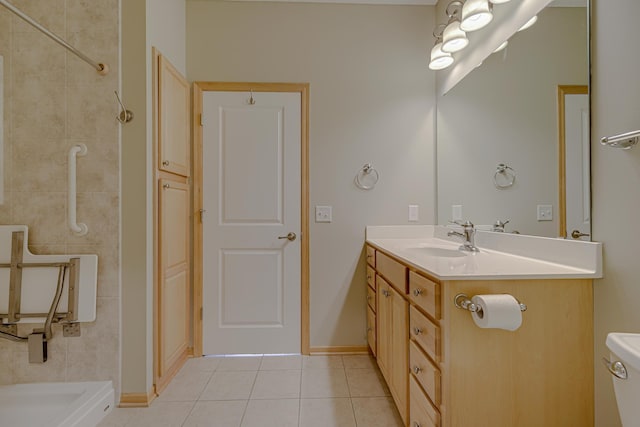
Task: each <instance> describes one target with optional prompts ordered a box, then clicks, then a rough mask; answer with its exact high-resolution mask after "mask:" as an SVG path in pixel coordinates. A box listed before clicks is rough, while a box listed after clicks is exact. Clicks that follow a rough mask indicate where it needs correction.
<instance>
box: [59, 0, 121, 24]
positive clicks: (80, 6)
mask: <svg viewBox="0 0 640 427" xmlns="http://www.w3.org/2000/svg"><path fill="white" fill-rule="evenodd" d="M66 6H67V30H68V31H81V30H86V29H88V28H93V29H95V30H109V31H113V30H114V28H115V26H117V23H118V0H100V1H92V0H66Z"/></svg>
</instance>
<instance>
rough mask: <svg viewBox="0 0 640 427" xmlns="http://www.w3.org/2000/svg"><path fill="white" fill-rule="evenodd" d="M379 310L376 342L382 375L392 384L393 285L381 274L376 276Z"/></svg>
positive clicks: (377, 313)
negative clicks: (390, 369)
mask: <svg viewBox="0 0 640 427" xmlns="http://www.w3.org/2000/svg"><path fill="white" fill-rule="evenodd" d="M376 285H377V289H378V292H377V299H378V310H377V312H376V323H377V328H376V331H377V337H376V344H377V346H378V349H377V358H378V366H379V367H380V371H381V372H382V375H383V376H384V378H385V379H386V380H387V384H391V377H390V375H389V374H390V372H389V367H390V366H391V349H390V345H391V343H390V338H391V331H392V330H393V325H392V324H391V309H392V306H391V300H390V298H391V286H389V284H388V283H387V282H386V281H385V280H384V279H383V278H382V277H380V276H376Z"/></svg>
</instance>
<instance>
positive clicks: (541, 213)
mask: <svg viewBox="0 0 640 427" xmlns="http://www.w3.org/2000/svg"><path fill="white" fill-rule="evenodd" d="M537 212H538V221H553V206H552V205H538V210H537Z"/></svg>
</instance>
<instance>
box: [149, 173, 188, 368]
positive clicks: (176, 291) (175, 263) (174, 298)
mask: <svg viewBox="0 0 640 427" xmlns="http://www.w3.org/2000/svg"><path fill="white" fill-rule="evenodd" d="M158 202H159V209H158V220H159V225H160V227H159V236H158V237H159V240H160V245H159V247H160V248H161V249H160V259H159V266H158V267H159V276H160V283H159V289H158V295H157V298H158V309H159V313H158V323H157V328H158V340H159V346H158V350H159V355H158V366H157V369H158V377H160V378H162V377H163V376H164V375H165V374H167V373H168V372H171V371H172V369H173V368H174V365H176V364H178V363H180V362H181V360H183V359H184V357H185V354H186V351H187V347H188V345H189V306H190V301H189V295H190V287H189V283H190V278H189V226H190V224H189V219H190V214H189V212H190V203H189V186H188V185H186V184H183V183H180V182H176V181H173V180H169V179H162V180H160V181H159V189H158Z"/></svg>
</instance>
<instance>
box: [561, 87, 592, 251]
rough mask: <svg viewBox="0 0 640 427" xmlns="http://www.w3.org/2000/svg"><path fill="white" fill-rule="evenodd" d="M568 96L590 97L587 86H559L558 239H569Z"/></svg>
mask: <svg viewBox="0 0 640 427" xmlns="http://www.w3.org/2000/svg"><path fill="white" fill-rule="evenodd" d="M566 95H589V86H587V85H558V211H559V212H558V237H561V238H563V239H564V238H567V237H568V236H567V168H566V157H567V152H566V140H565V136H566V127H565V112H564V109H565V102H564V97H565V96H566Z"/></svg>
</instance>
